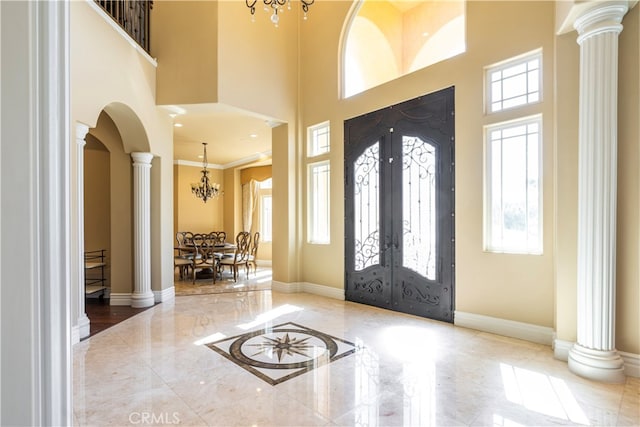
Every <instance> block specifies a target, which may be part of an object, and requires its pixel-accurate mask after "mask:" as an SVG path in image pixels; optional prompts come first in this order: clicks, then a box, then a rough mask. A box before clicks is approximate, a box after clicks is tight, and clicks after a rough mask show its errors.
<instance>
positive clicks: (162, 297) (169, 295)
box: [152, 286, 176, 303]
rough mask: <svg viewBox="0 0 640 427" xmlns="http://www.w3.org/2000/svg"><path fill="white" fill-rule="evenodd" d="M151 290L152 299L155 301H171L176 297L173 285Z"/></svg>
mask: <svg viewBox="0 0 640 427" xmlns="http://www.w3.org/2000/svg"><path fill="white" fill-rule="evenodd" d="M152 292H153V299H154V301H155V302H156V303H159V302H168V301H173V300H174V299H175V297H176V288H175V286H169V287H168V288H165V289H162V290H160V291H152Z"/></svg>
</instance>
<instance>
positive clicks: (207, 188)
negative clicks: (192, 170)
mask: <svg viewBox="0 0 640 427" xmlns="http://www.w3.org/2000/svg"><path fill="white" fill-rule="evenodd" d="M202 145H203V146H204V156H203V159H202V170H201V171H200V172H202V178H200V182H199V183H197V184H191V192H192V193H193V194H195V195H196V197H198V198H200V199H202V201H203V202H205V203H207V200H209V199H214V198H216V197H218V196H219V195H220V184H216V183H214V182H211V178H209V171H208V170H207V143H206V142H203V143H202Z"/></svg>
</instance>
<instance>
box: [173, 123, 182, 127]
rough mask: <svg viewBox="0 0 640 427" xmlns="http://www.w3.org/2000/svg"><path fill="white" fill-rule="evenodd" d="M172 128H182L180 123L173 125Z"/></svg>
mask: <svg viewBox="0 0 640 427" xmlns="http://www.w3.org/2000/svg"><path fill="white" fill-rule="evenodd" d="M174 126H175V127H177V128H181V127H182V123H176V124H174Z"/></svg>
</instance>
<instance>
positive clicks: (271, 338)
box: [207, 322, 356, 385]
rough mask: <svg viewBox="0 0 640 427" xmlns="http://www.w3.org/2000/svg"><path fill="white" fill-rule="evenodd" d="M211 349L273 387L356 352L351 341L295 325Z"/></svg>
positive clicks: (241, 337)
mask: <svg viewBox="0 0 640 427" xmlns="http://www.w3.org/2000/svg"><path fill="white" fill-rule="evenodd" d="M207 347H209V348H210V349H212V350H214V351H216V352H218V353H220V354H221V355H222V356H224V357H226V358H227V359H229V360H230V361H232V362H233V363H235V364H237V365H239V366H241V367H242V368H244V369H246V370H247V371H249V372H251V373H252V374H254V375H256V376H257V377H259V378H261V379H262V380H264V381H266V382H268V383H269V384H271V385H276V384H280V383H281V382H284V381H286V380H288V379H291V378H294V377H297V376H298V375H302V374H304V373H305V372H309V371H311V370H313V369H315V368H317V367H319V366H322V365H326V364H328V363H331V362H333V361H335V360H338V359H341V358H343V357H345V356H348V355H350V354H352V353H354V352H355V351H356V346H355V345H354V344H352V343H350V342H348V341H345V340H342V339H340V338H336V337H333V336H331V335H327V334H325V333H322V332H319V331H316V330H313V329H309V328H305V327H304V326H300V325H298V324H296V323H292V322H287V323H282V324H280V325H276V326H272V327H269V328H266V329H260V330H257V331H253V332H247V333H245V334H242V335H237V336H235V337H230V338H225V339H222V340H219V341H216V342H213V343H210V344H207Z"/></svg>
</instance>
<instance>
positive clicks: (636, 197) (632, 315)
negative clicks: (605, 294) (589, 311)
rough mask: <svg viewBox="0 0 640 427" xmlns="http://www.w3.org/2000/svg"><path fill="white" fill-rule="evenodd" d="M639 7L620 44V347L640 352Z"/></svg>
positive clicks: (630, 15) (631, 14)
mask: <svg viewBox="0 0 640 427" xmlns="http://www.w3.org/2000/svg"><path fill="white" fill-rule="evenodd" d="M639 21H640V7H638V6H637V5H636V6H635V7H634V8H633V9H631V10H630V11H629V13H628V14H627V15H626V16H625V18H624V20H623V22H622V24H623V25H624V30H623V31H622V33H621V34H620V40H619V41H620V45H619V55H620V56H619V58H620V60H619V64H618V66H619V74H618V87H619V94H620V95H619V102H618V218H617V227H618V240H617V262H618V268H617V272H616V274H617V277H616V280H617V285H616V286H617V289H616V291H617V295H616V303H617V311H616V325H617V328H616V346H617V348H618V349H620V350H623V351H626V352H630V353H635V354H640V263H639V262H638V261H639V260H640V247H639V246H638V242H639V240H638V236H639V235H640V171H639V170H638V165H639V162H638V160H639V159H640V147H639V143H640V120H639V117H640V79H639V78H638V76H639V75H640V26H639Z"/></svg>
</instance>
